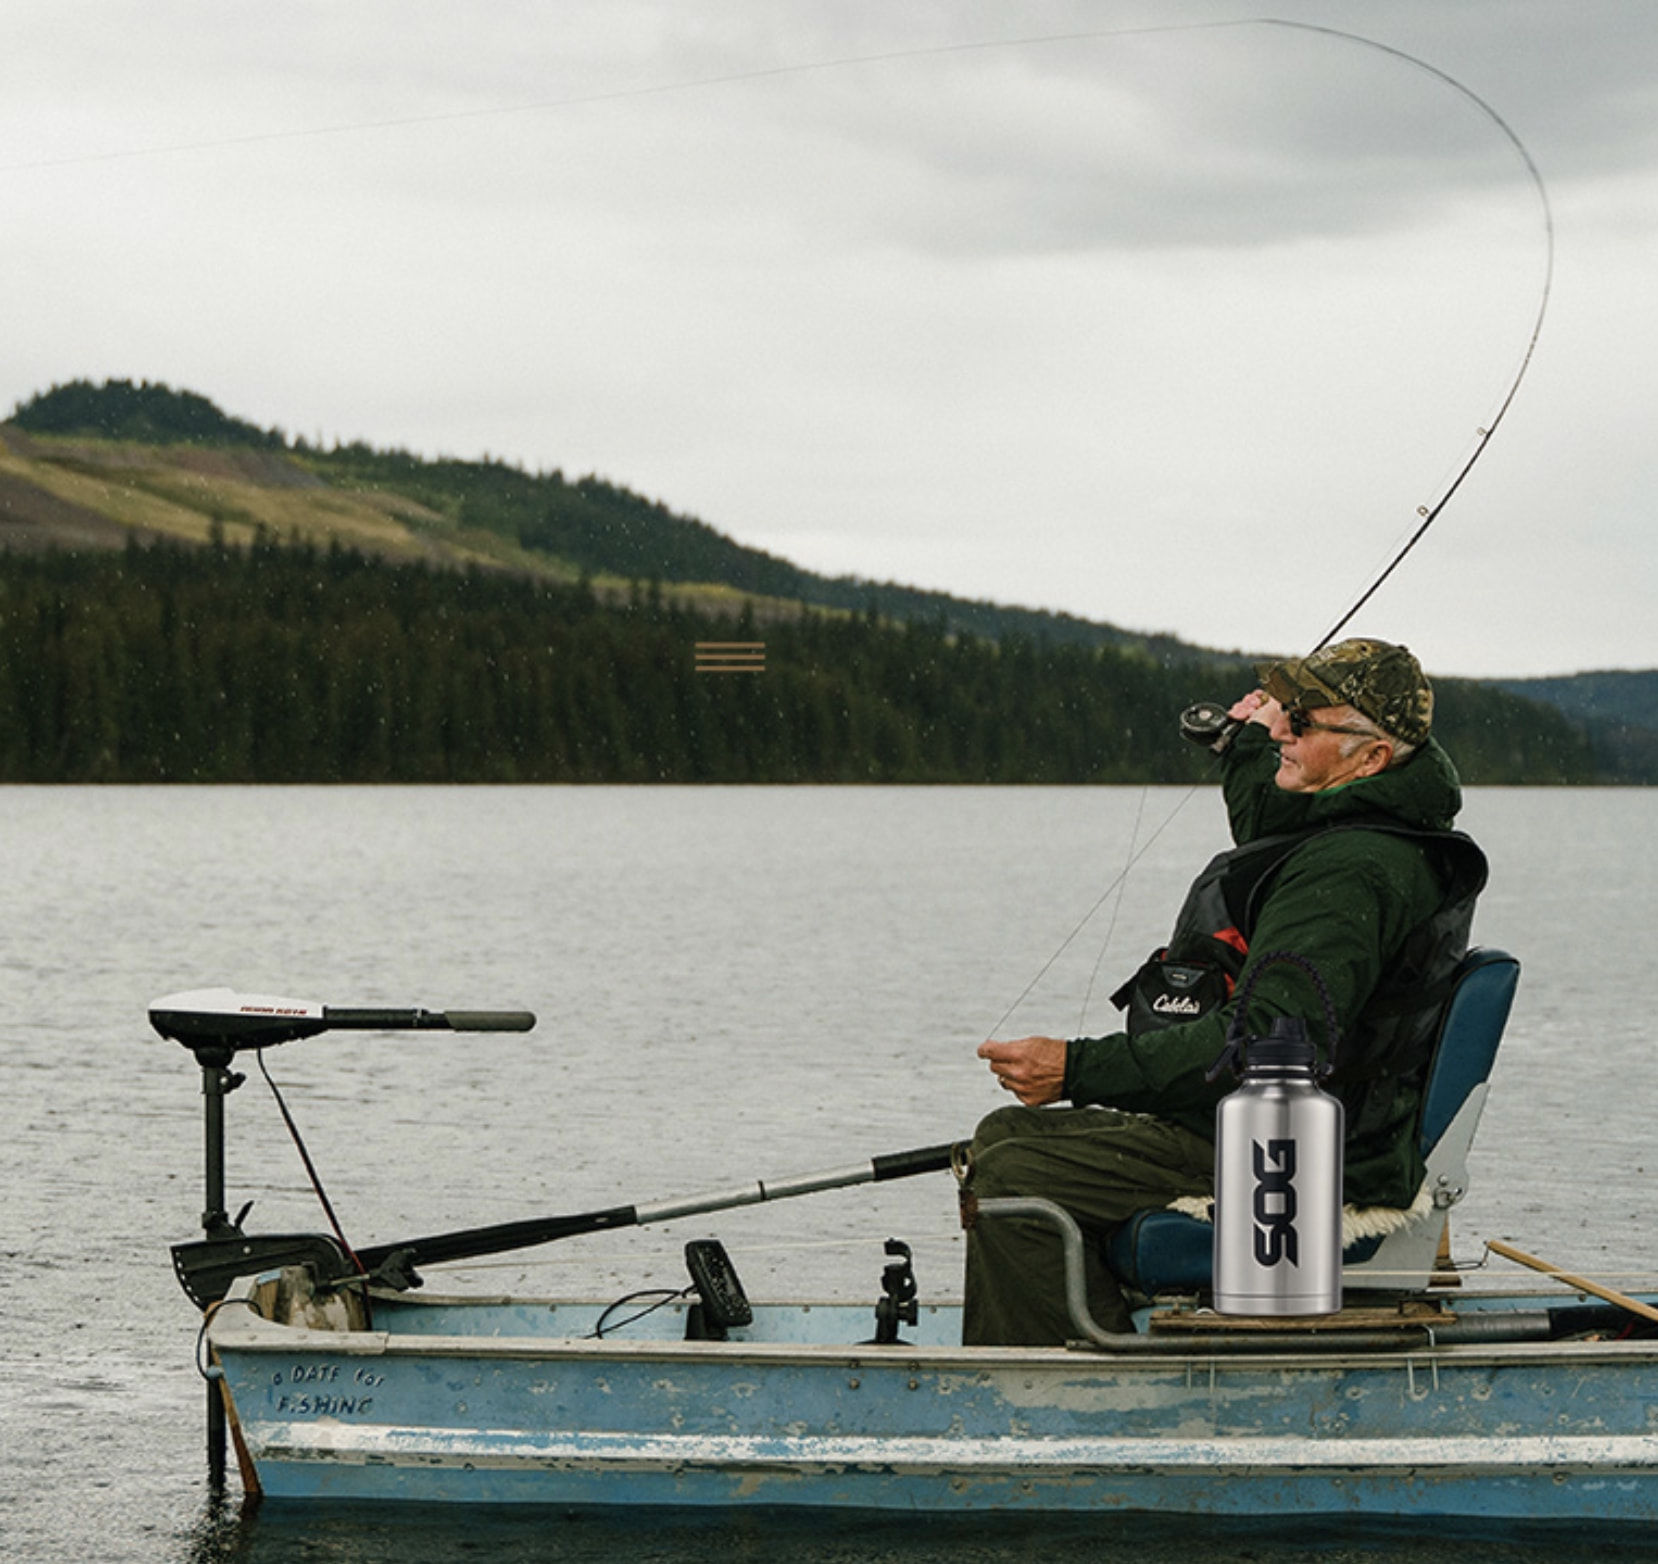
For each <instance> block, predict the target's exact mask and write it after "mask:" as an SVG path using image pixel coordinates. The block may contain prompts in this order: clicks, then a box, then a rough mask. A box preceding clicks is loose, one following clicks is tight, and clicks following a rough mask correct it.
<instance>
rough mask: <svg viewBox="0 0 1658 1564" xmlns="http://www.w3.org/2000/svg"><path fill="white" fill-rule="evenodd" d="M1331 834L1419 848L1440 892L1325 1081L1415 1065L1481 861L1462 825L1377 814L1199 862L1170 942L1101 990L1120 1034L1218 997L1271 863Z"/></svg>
mask: <svg viewBox="0 0 1658 1564" xmlns="http://www.w3.org/2000/svg"><path fill="white" fill-rule="evenodd" d="M1334 831H1382V832H1386V833H1387V834H1388V835H1390V836H1401V837H1404V838H1405V839H1407V840H1408V841H1412V842H1416V843H1419V844H1420V845H1421V846H1422V848H1423V849H1424V851H1425V852H1426V853H1427V855H1428V857H1429V860H1430V862H1431V863H1432V865H1433V867H1434V870H1435V872H1436V874H1437V875H1438V878H1439V882H1440V885H1441V887H1442V895H1441V898H1440V904H1439V908H1438V910H1437V911H1435V912H1434V913H1433V915H1432V916H1431V917H1429V918H1427V919H1425V920H1424V921H1423V922H1421V923H1419V924H1418V925H1416V927H1415V928H1413V929H1411V930H1410V932H1409V933H1408V934H1406V936H1405V938H1404V940H1403V941H1402V942H1401V944H1400V947H1399V949H1398V951H1397V952H1396V953H1395V954H1394V956H1393V958H1392V960H1391V962H1390V964H1389V968H1388V972H1387V974H1386V976H1385V977H1384V978H1383V979H1382V981H1381V983H1380V984H1379V985H1378V986H1377V988H1376V990H1375V991H1374V992H1373V993H1372V994H1371V996H1370V997H1369V999H1368V1000H1367V1001H1366V1002H1365V1004H1364V1007H1363V1009H1362V1010H1361V1011H1360V1013H1359V1015H1358V1016H1356V1017H1351V1018H1349V1019H1348V1022H1347V1031H1346V1035H1344V1036H1343V1037H1342V1038H1340V1039H1339V1040H1338V1044H1337V1048H1336V1059H1335V1071H1334V1074H1333V1077H1332V1080H1333V1083H1334V1084H1335V1085H1336V1086H1337V1087H1338V1088H1339V1087H1341V1086H1342V1085H1349V1086H1355V1085H1357V1084H1359V1083H1361V1082H1365V1081H1370V1080H1375V1079H1377V1078H1379V1077H1383V1076H1388V1077H1393V1078H1395V1079H1399V1078H1403V1079H1405V1080H1409V1079H1410V1078H1411V1077H1413V1076H1414V1075H1415V1074H1417V1073H1418V1072H1419V1071H1420V1069H1421V1068H1422V1067H1423V1066H1424V1065H1425V1064H1426V1062H1427V1055H1428V1050H1429V1048H1430V1046H1431V1045H1432V1042H1433V1038H1434V1034H1435V1030H1436V1027H1437V1022H1438V1017H1439V1011H1440V1008H1441V1006H1442V1005H1443V1003H1444V1001H1445V999H1446V998H1447V996H1448V995H1449V993H1450V990H1451V982H1452V979H1453V977H1454V975H1455V972H1456V968H1457V964H1458V962H1460V961H1461V959H1462V957H1463V956H1464V955H1465V954H1466V953H1467V950H1468V934H1469V930H1470V928H1471V926H1472V923H1473V917H1474V901H1475V898H1476V897H1477V896H1478V895H1479V893H1480V891H1481V890H1482V889H1484V887H1485V881H1486V874H1487V866H1486V861H1485V854H1484V853H1482V852H1481V851H1480V849H1479V847H1478V846H1477V845H1476V844H1475V842H1474V841H1473V839H1472V838H1470V837H1468V836H1467V835H1465V834H1464V833H1463V832H1461V831H1429V830H1419V829H1416V828H1414V827H1411V826H1407V825H1404V824H1401V823H1398V822H1395V821H1392V820H1389V819H1387V818H1386V817H1368V816H1367V817H1361V818H1358V819H1354V820H1352V821H1344V822H1342V823H1341V824H1338V825H1330V826H1320V827H1316V828H1314V829H1312V830H1308V831H1298V832H1293V833H1289V834H1286V835H1283V836H1268V837H1262V838H1261V839H1260V840H1258V841H1254V842H1248V843H1246V844H1245V845H1244V846H1242V847H1234V848H1231V849H1229V850H1228V851H1226V852H1223V853H1217V854H1216V855H1215V857H1214V858H1212V859H1210V861H1209V863H1208V864H1207V865H1206V866H1205V867H1204V869H1203V872H1202V873H1201V874H1199V875H1198V877H1197V879H1196V880H1194V881H1193V882H1192V887H1191V889H1190V890H1189V891H1188V892H1187V894H1186V900H1185V901H1184V902H1183V903H1182V905H1181V908H1180V914H1179V916H1178V917H1177V918H1176V920H1175V927H1174V933H1173V935H1172V936H1171V938H1170V941H1169V944H1168V945H1167V946H1166V947H1165V948H1164V949H1162V950H1159V951H1156V952H1154V953H1153V954H1152V956H1151V957H1150V958H1149V959H1148V960H1147V961H1146V962H1145V963H1144V964H1143V965H1142V966H1141V968H1140V970H1139V971H1138V972H1136V973H1135V974H1134V976H1133V977H1131V978H1130V979H1129V980H1128V982H1127V983H1125V984H1124V985H1123V986H1122V987H1121V988H1120V989H1118V991H1117V992H1116V993H1115V994H1114V995H1112V1002H1113V1003H1114V1004H1115V1005H1116V1006H1117V1007H1118V1009H1120V1010H1126V1011H1127V1017H1126V1022H1125V1024H1126V1028H1127V1031H1128V1033H1129V1035H1130V1036H1131V1037H1135V1036H1140V1035H1142V1034H1144V1033H1146V1032H1152V1031H1156V1030H1159V1029H1160V1028H1162V1027H1166V1026H1174V1025H1178V1024H1180V1023H1182V1022H1186V1021H1192V1020H1196V1019H1198V1018H1199V1017H1200V1016H1203V1015H1207V1014H1208V1013H1209V1012H1210V1011H1211V1010H1214V1009H1218V1008H1219V1007H1220V1006H1221V1005H1223V1004H1225V1003H1226V1001H1227V1000H1228V998H1230V996H1231V993H1232V989H1233V987H1234V986H1235V982H1236V979H1237V976H1238V974H1239V972H1241V971H1242V969H1243V966H1244V962H1245V960H1246V959H1247V956H1248V953H1249V940H1250V937H1251V934H1252V932H1253V930H1254V926H1255V921H1256V919H1257V917H1258V916H1259V913H1260V908H1261V906H1262V904H1263V903H1264V901H1265V900H1266V897H1267V894H1268V893H1269V891H1270V890H1271V887H1272V882H1273V880H1274V879H1275V878H1276V877H1277V874H1278V872H1279V870H1280V869H1282V868H1283V866H1284V865H1285V864H1286V863H1287V862H1288V861H1289V859H1290V858H1291V857H1292V856H1293V855H1294V854H1295V853H1296V852H1298V851H1299V850H1300V849H1301V848H1302V847H1304V846H1306V845H1307V843H1309V842H1311V841H1314V840H1316V839H1317V838H1319V837H1323V836H1327V835H1329V834H1330V833H1331V832H1334ZM1343 1095H1344V1096H1345V1095H1347V1094H1346V1093H1343ZM1353 1106H1357V1104H1356V1103H1355V1104H1353Z"/></svg>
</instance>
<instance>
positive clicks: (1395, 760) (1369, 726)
mask: <svg viewBox="0 0 1658 1564" xmlns="http://www.w3.org/2000/svg"><path fill="white" fill-rule="evenodd" d="M1344 726H1346V727H1350V728H1352V729H1353V730H1354V731H1353V732H1352V733H1351V734H1349V735H1344V736H1343V738H1342V740H1341V756H1342V759H1343V760H1345V759H1346V758H1347V757H1348V756H1350V755H1354V754H1357V753H1358V750H1359V747H1360V745H1363V744H1374V743H1375V742H1376V741H1377V740H1378V739H1379V740H1380V741H1381V742H1382V743H1384V744H1386V745H1387V746H1388V747H1389V748H1390V749H1391V750H1392V751H1393V753H1392V755H1390V756H1389V757H1388V762H1387V769H1388V770H1389V771H1391V770H1392V769H1393V768H1394V767H1395V766H1402V765H1403V764H1404V763H1405V762H1406V761H1407V760H1409V759H1410V757H1411V756H1412V755H1414V754H1415V753H1416V750H1417V746H1416V745H1414V744H1407V743H1406V742H1405V741H1404V740H1403V739H1400V738H1395V737H1394V736H1393V735H1392V734H1391V733H1389V732H1388V731H1387V729H1386V728H1383V727H1380V726H1378V725H1377V724H1376V723H1374V722H1372V721H1371V720H1370V718H1368V717H1367V716H1365V714H1364V713H1363V712H1362V711H1359V710H1358V709H1357V708H1356V707H1355V708H1354V711H1353V720H1352V721H1351V722H1349V723H1346V724H1344Z"/></svg>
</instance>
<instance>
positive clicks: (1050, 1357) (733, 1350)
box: [206, 1278, 1658, 1373]
mask: <svg viewBox="0 0 1658 1564" xmlns="http://www.w3.org/2000/svg"><path fill="white" fill-rule="evenodd" d="M253 1286H254V1279H252V1278H244V1279H243V1280H242V1281H240V1282H238V1283H237V1284H236V1286H235V1287H233V1288H232V1289H231V1291H230V1292H229V1293H228V1294H227V1296H226V1298H225V1300H224V1302H223V1303H222V1304H221V1305H219V1306H218V1307H217V1308H216V1309H215V1310H214V1311H213V1314H212V1317H211V1318H210V1319H209V1321H208V1322H207V1327H206V1329H207V1340H208V1342H209V1344H210V1345H211V1346H212V1347H213V1349H214V1350H215V1351H230V1352H246V1353H256V1354H266V1353H277V1352H295V1351H305V1352H312V1353H315V1352H326V1353H330V1354H335V1355H339V1356H343V1357H434V1358H438V1357H441V1358H466V1357H474V1358H487V1359H494V1360H502V1361H509V1360H515V1359H517V1360H534V1361H558V1360H569V1361H574V1362H584V1361H604V1360H610V1361H618V1362H650V1361H660V1362H669V1363H676V1364H682V1365H683V1364H692V1363H707V1364H710V1365H714V1364H718V1365H722V1366H731V1365H736V1364H742V1363H755V1364H770V1365H773V1366H777V1365H783V1364H787V1363H791V1362H793V1363H801V1364H807V1365H815V1366H830V1365H834V1366H838V1367H840V1368H843V1369H850V1370H859V1371H864V1370H870V1369H880V1368H891V1367H897V1368H901V1369H905V1370H909V1371H912V1372H913V1371H915V1370H917V1369H933V1370H938V1371H941V1372H956V1373H960V1372H975V1371H991V1370H999V1369H1008V1368H1015V1369H1026V1370H1030V1369H1038V1368H1040V1369H1044V1370H1049V1371H1058V1370H1063V1371H1065V1372H1070V1373H1074V1372H1076V1371H1078V1370H1085V1369H1086V1368H1087V1367H1088V1366H1090V1365H1097V1366H1107V1367H1109V1368H1111V1369H1113V1370H1119V1369H1123V1368H1127V1367H1133V1368H1136V1369H1141V1370H1145V1371H1147V1372H1157V1371H1161V1370H1167V1369H1187V1370H1189V1369H1190V1368H1191V1367H1193V1366H1202V1367H1205V1368H1213V1367H1217V1366H1225V1367H1228V1368H1231V1369H1233V1370H1237V1369H1240V1368H1244V1367H1247V1368H1249V1369H1251V1370H1256V1369H1259V1370H1272V1369H1279V1370H1282V1369H1305V1370H1315V1369H1316V1370H1330V1369H1342V1370H1351V1369H1354V1368H1364V1367H1382V1366H1405V1365H1408V1364H1411V1363H1420V1362H1431V1363H1433V1364H1434V1365H1435V1366H1438V1365H1441V1364H1445V1365H1455V1366H1467V1367H1476V1366H1480V1365H1485V1364H1489V1365H1492V1366H1504V1365H1512V1364H1537V1363H1541V1362H1551V1363H1561V1364H1576V1365H1591V1364H1595V1363H1601V1362H1605V1363H1621V1364H1628V1363H1630V1362H1631V1361H1636V1362H1640V1361H1652V1362H1655V1363H1658V1338H1654V1337H1647V1338H1635V1339H1630V1340H1623V1341H1620V1340H1606V1339H1600V1340H1585V1341H1571V1340H1519V1341H1495V1340H1493V1341H1458V1342H1439V1341H1434V1340H1433V1339H1432V1329H1433V1328H1432V1326H1431V1325H1426V1324H1424V1325H1421V1326H1418V1327H1416V1328H1415V1329H1414V1330H1401V1331H1400V1332H1399V1334H1398V1340H1397V1343H1396V1344H1394V1343H1386V1344H1380V1345H1378V1344H1375V1343H1374V1342H1372V1343H1371V1344H1368V1345H1364V1346H1358V1345H1355V1344H1351V1343H1347V1342H1344V1341H1342V1340H1340V1339H1339V1335H1340V1333H1339V1332H1336V1331H1331V1330H1328V1329H1326V1330H1325V1331H1324V1332H1323V1333H1322V1337H1321V1339H1322V1341H1323V1342H1324V1343H1326V1344H1325V1345H1321V1346H1309V1347H1308V1348H1304V1349H1295V1348H1278V1347H1273V1348H1266V1347H1262V1348H1259V1349H1258V1350H1249V1348H1248V1346H1247V1343H1248V1337H1247V1336H1243V1335H1227V1336H1224V1337H1219V1338H1215V1337H1211V1338H1204V1337H1200V1336H1194V1335H1191V1334H1185V1333H1182V1334H1181V1335H1180V1336H1178V1337H1174V1336H1170V1337H1168V1338H1166V1340H1167V1341H1168V1346H1167V1349H1166V1350H1161V1351H1146V1350H1144V1349H1140V1350H1135V1351H1128V1352H1112V1351H1110V1350H1109V1349H1106V1348H1103V1347H1099V1346H1096V1345H1095V1344H1093V1343H1091V1342H1075V1343H1071V1344H1069V1345H1067V1346H1063V1347H1021V1346H962V1345H937V1344H926V1343H912V1342H903V1341H899V1342H893V1343H888V1344H882V1345H879V1346H877V1345H876V1344H874V1343H871V1342H789V1341H741V1340H738V1341H686V1340H683V1339H671V1338H662V1337H648V1338H628V1337H623V1336H605V1337H579V1336H531V1335H512V1336H505V1335H502V1336H481V1335H445V1334H438V1333H425V1332H422V1333H405V1332H398V1331H388V1330H373V1329H371V1330H355V1331H340V1330H329V1329H320V1328H309V1327H306V1326H301V1325H285V1324H282V1323H280V1322H278V1321H275V1320H270V1319H267V1318H265V1316H264V1315H262V1314H260V1313H258V1311H257V1310H256V1309H255V1308H253V1307H252V1297H251V1293H252V1290H253ZM1483 1296H1485V1297H1488V1298H1490V1297H1503V1298H1512V1299H1527V1300H1531V1299H1535V1300H1537V1301H1538V1302H1540V1303H1542V1304H1543V1305H1544V1306H1547V1304H1548V1303H1550V1302H1552V1303H1555V1304H1557V1305H1558V1304H1559V1303H1560V1302H1562V1301H1563V1300H1562V1299H1561V1298H1560V1296H1559V1295H1558V1294H1539V1293H1530V1292H1514V1293H1505V1294H1500V1295H1499V1294H1484V1295H1483ZM593 1303H594V1300H592V1299H532V1298H511V1297H497V1298H484V1297H468V1296H466V1295H460V1294H456V1295H440V1296H434V1297H429V1298H427V1297H423V1298H421V1299H420V1300H419V1304H420V1306H422V1307H425V1306H437V1307H457V1308H465V1307H467V1306H468V1305H472V1306H490V1307H526V1306H529V1307H535V1306H539V1305H550V1304H559V1305H565V1306H583V1307H589V1308H590V1307H592V1306H593ZM236 1304H245V1305H248V1307H245V1308H244V1307H232V1305H236ZM762 1307H777V1308H806V1307H823V1308H833V1307H838V1305H835V1304H833V1303H825V1302H821V1301H814V1302H813V1303H812V1304H810V1305H806V1304H768V1305H762ZM1309 1336H1311V1333H1309ZM1424 1336H1426V1338H1427V1339H1423V1338H1424ZM1141 1339H1144V1338H1141ZM1216 1340H1224V1341H1225V1342H1226V1343H1227V1345H1226V1346H1225V1347H1220V1346H1212V1345H1208V1342H1211V1341H1216ZM1177 1341H1178V1343H1179V1345H1176V1342H1177Z"/></svg>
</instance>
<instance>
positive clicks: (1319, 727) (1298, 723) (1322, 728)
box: [1284, 706, 1376, 739]
mask: <svg viewBox="0 0 1658 1564" xmlns="http://www.w3.org/2000/svg"><path fill="white" fill-rule="evenodd" d="M1284 720H1285V721H1286V722H1287V723H1289V725H1290V732H1291V733H1293V734H1294V735H1295V736H1296V738H1300V737H1301V735H1302V734H1303V733H1350V734H1352V735H1353V737H1354V738H1363V739H1373V738H1375V737H1376V735H1375V734H1374V733H1372V732H1370V730H1369V729H1368V728H1344V727H1342V726H1341V724H1340V723H1336V722H1314V721H1313V719H1312V718H1311V717H1309V716H1308V715H1307V713H1306V712H1305V711H1303V710H1302V709H1301V707H1299V706H1286V707H1285V708H1284Z"/></svg>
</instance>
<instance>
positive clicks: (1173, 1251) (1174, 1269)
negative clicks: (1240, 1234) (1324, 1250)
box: [1105, 1211, 1382, 1294]
mask: <svg viewBox="0 0 1658 1564" xmlns="http://www.w3.org/2000/svg"><path fill="white" fill-rule="evenodd" d="M1381 1245H1382V1238H1381V1235H1380V1234H1372V1235H1371V1236H1369V1237H1368V1238H1359V1239H1355V1240H1354V1241H1353V1242H1352V1243H1350V1244H1349V1245H1348V1246H1347V1247H1346V1249H1344V1250H1343V1251H1342V1255H1341V1258H1342V1263H1343V1264H1344V1265H1357V1264H1359V1262H1360V1261H1362V1260H1368V1259H1369V1258H1370V1257H1371V1255H1373V1254H1375V1252H1376V1251H1377V1250H1378V1249H1379V1248H1381ZM1214 1246H1215V1229H1214V1226H1213V1224H1212V1223H1209V1222H1203V1221H1199V1220H1198V1218H1197V1217H1195V1216H1187V1215H1186V1213H1185V1212H1184V1211H1136V1212H1135V1213H1134V1215H1133V1216H1131V1217H1130V1218H1129V1219H1128V1221H1126V1222H1124V1223H1123V1225H1122V1226H1121V1227H1119V1228H1118V1229H1117V1230H1116V1231H1115V1232H1114V1233H1112V1235H1111V1238H1110V1241H1109V1242H1108V1243H1107V1244H1106V1250H1105V1260H1106V1264H1107V1265H1109V1266H1110V1267H1111V1271H1112V1274H1113V1275H1115V1276H1116V1277H1118V1278H1119V1279H1120V1280H1122V1281H1125V1282H1127V1283H1128V1284H1129V1286H1131V1287H1136V1288H1138V1289H1139V1290H1140V1291H1141V1292H1143V1293H1147V1294H1151V1293H1160V1292H1198V1291H1200V1290H1201V1289H1203V1288H1206V1287H1208V1286H1209V1284H1210V1281H1211V1280H1212V1278H1213V1271H1214Z"/></svg>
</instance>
